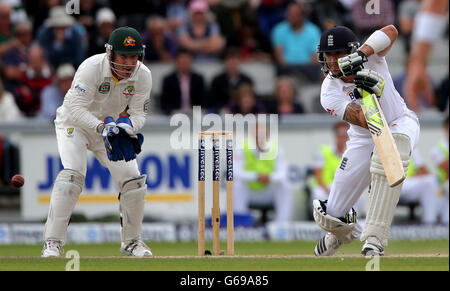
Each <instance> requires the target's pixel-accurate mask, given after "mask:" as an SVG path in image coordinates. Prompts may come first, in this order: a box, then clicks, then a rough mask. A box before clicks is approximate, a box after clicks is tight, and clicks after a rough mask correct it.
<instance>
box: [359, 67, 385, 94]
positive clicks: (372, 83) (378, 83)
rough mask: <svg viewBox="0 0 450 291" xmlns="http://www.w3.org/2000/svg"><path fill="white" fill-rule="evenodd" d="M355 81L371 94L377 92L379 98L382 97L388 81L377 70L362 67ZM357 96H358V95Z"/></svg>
mask: <svg viewBox="0 0 450 291" xmlns="http://www.w3.org/2000/svg"><path fill="white" fill-rule="evenodd" d="M353 83H355V85H356V87H357V88H360V89H363V90H365V91H367V92H369V93H371V94H375V95H377V97H378V98H380V97H381V94H382V93H383V89H384V84H385V83H386V82H385V80H384V78H383V76H381V75H380V74H378V73H377V72H375V71H373V70H369V69H362V70H361V71H359V72H357V73H356V76H355V78H354V79H353ZM360 93H361V92H360ZM361 95H362V94H361ZM356 97H357V98H358V96H356Z"/></svg>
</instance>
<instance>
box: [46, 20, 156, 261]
mask: <svg viewBox="0 0 450 291" xmlns="http://www.w3.org/2000/svg"><path fill="white" fill-rule="evenodd" d="M143 55H144V46H143V45H142V41H141V37H140V34H139V33H138V32H137V31H136V30H135V29H133V28H130V27H121V28H117V29H116V30H114V31H113V32H112V33H111V36H110V39H109V42H108V44H106V53H104V54H99V55H94V56H92V57H90V58H88V59H86V60H85V61H84V62H83V63H82V64H81V65H80V67H79V68H78V70H77V73H76V74H75V77H74V80H73V83H72V86H71V88H70V90H69V91H68V92H67V94H66V96H65V98H64V103H63V105H62V106H61V107H59V108H58V110H57V115H56V120H55V126H56V138H57V142H58V150H59V154H60V157H61V162H62V165H63V166H64V169H63V170H62V171H61V172H60V173H59V174H58V176H57V177H56V180H55V183H54V186H53V191H52V193H51V199H50V207H49V212H48V218H47V222H46V224H45V230H44V240H45V243H44V249H43V251H42V256H43V257H56V256H59V255H60V252H61V247H62V246H63V245H64V243H65V241H66V232H67V227H68V225H69V221H70V217H71V215H72V211H73V209H74V207H75V204H76V202H77V200H78V197H79V196H80V193H81V191H82V189H83V186H84V181H85V176H86V163H87V160H86V158H87V151H88V150H89V151H91V152H92V153H93V154H94V155H95V156H96V158H97V159H98V160H99V161H100V163H101V164H102V165H103V166H105V167H106V168H108V170H109V172H110V174H111V176H112V178H113V180H114V182H115V184H116V186H117V187H118V189H119V191H120V194H119V210H120V216H121V241H122V243H121V248H120V251H121V252H122V253H124V254H126V255H131V256H138V257H142V256H152V252H151V250H150V249H149V248H148V246H146V244H145V243H144V242H143V241H142V238H141V228H142V220H143V217H144V204H145V194H146V192H147V185H146V176H145V175H141V174H140V172H139V169H138V165H137V162H136V155H137V154H139V153H140V151H141V145H142V142H143V136H142V135H141V134H140V133H136V132H137V131H138V130H140V129H141V128H142V127H143V126H144V124H145V118H146V115H147V111H148V105H149V97H150V91H151V88H152V76H151V72H150V70H149V69H148V68H147V67H146V66H145V65H143V64H142V62H141V61H142V59H143ZM139 59H140V60H141V61H140V60H139ZM102 120H103V121H102Z"/></svg>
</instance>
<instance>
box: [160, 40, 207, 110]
mask: <svg viewBox="0 0 450 291" xmlns="http://www.w3.org/2000/svg"><path fill="white" fill-rule="evenodd" d="M175 68H176V69H175V71H174V72H172V73H170V74H169V75H167V76H165V77H164V79H163V87H162V94H161V110H162V112H163V113H164V114H167V115H170V114H172V113H173V112H174V111H182V112H185V113H190V112H192V106H202V105H203V104H204V100H205V97H204V96H205V82H204V80H203V77H202V76H201V75H199V74H197V73H195V72H194V71H193V70H192V54H191V53H190V52H189V51H187V50H184V49H180V50H178V52H177V54H176V56H175Z"/></svg>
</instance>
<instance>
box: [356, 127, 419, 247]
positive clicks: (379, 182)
mask: <svg viewBox="0 0 450 291" xmlns="http://www.w3.org/2000/svg"><path fill="white" fill-rule="evenodd" d="M392 136H393V138H394V140H395V143H396V145H397V149H398V152H399V154H400V158H401V160H402V164H403V167H404V169H405V171H406V170H407V169H408V165H409V159H410V156H411V143H410V139H409V137H408V136H407V135H405V134H400V133H393V134H392ZM370 172H371V173H372V183H371V189H370V192H369V196H368V198H369V209H368V211H367V215H366V222H365V226H364V230H363V232H362V234H361V237H360V239H361V241H365V240H366V239H367V238H368V237H369V236H374V237H376V238H378V240H379V241H380V242H381V244H382V245H383V246H384V247H386V246H387V244H388V236H389V230H390V227H391V223H392V219H393V217H394V212H395V207H396V206H397V203H398V200H399V198H400V193H401V191H402V186H403V183H401V184H399V185H397V186H395V187H390V186H389V183H388V181H387V179H386V175H385V173H384V170H383V165H382V164H381V159H380V157H379V155H378V152H377V150H376V149H375V151H374V153H373V156H372V160H371V164H370Z"/></svg>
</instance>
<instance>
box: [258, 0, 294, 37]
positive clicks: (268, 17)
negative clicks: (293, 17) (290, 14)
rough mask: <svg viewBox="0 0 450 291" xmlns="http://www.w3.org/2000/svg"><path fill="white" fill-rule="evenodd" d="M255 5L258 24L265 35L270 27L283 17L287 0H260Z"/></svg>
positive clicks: (270, 29)
mask: <svg viewBox="0 0 450 291" xmlns="http://www.w3.org/2000/svg"><path fill="white" fill-rule="evenodd" d="M253 2H256V3H259V5H258V7H257V15H258V23H259V24H258V26H259V28H260V29H261V31H262V32H263V33H264V34H265V35H270V33H271V32H272V29H273V28H274V26H275V25H277V24H278V23H279V22H281V21H283V20H284V18H285V10H286V7H287V5H288V3H289V2H290V1H289V0H262V1H253Z"/></svg>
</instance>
